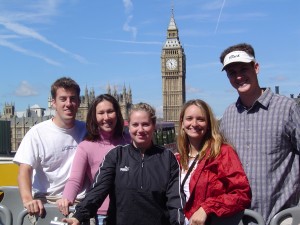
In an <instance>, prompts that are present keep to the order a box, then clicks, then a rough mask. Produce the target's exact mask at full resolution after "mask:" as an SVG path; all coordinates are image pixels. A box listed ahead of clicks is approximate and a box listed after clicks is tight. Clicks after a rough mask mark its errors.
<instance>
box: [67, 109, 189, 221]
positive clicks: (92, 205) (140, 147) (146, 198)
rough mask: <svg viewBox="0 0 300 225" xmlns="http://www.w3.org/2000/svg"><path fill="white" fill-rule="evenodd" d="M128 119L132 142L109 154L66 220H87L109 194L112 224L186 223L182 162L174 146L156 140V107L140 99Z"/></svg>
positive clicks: (109, 216)
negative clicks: (181, 175)
mask: <svg viewBox="0 0 300 225" xmlns="http://www.w3.org/2000/svg"><path fill="white" fill-rule="evenodd" d="M128 122H129V125H128V127H129V133H130V136H131V138H132V143H131V144H129V145H125V146H117V147H116V148H114V149H112V150H111V151H110V152H109V153H108V154H107V155H106V156H105V158H104V160H103V162H102V163H101V165H100V167H99V171H98V173H97V174H96V176H95V179H94V183H93V188H92V189H91V191H90V192H89V193H88V194H87V195H86V197H85V199H84V200H83V201H82V202H81V203H79V204H78V205H77V206H76V210H75V214H74V216H73V218H70V219H63V221H64V222H68V224H72V225H79V224H80V222H84V221H88V220H89V218H90V217H93V216H94V215H95V214H96V212H97V209H98V208H99V206H100V205H101V204H102V202H103V201H104V199H105V197H106V196H107V195H108V194H109V196H110V206H109V209H108V217H107V221H106V224H107V225H112V224H116V225H126V224H128V225H179V224H184V216H183V211H182V208H183V204H184V202H183V201H184V200H183V199H184V198H182V195H181V192H180V181H179V180H180V179H179V176H180V175H179V174H180V172H179V165H178V163H177V161H176V158H175V156H174V155H173V153H172V152H171V151H169V150H166V149H164V148H163V147H160V146H157V145H154V144H153V142H152V137H153V133H154V130H155V124H156V116H155V110H154V109H153V108H152V107H151V106H150V105H148V104H146V103H139V104H136V105H134V106H133V107H132V108H131V111H130V114H129V121H128Z"/></svg>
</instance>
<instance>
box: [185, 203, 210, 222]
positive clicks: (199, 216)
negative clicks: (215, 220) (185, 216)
mask: <svg viewBox="0 0 300 225" xmlns="http://www.w3.org/2000/svg"><path fill="white" fill-rule="evenodd" d="M206 219H207V214H206V212H205V211H204V209H203V208H202V207H200V208H199V209H198V210H197V211H196V212H195V213H194V214H193V215H192V217H191V218H190V221H189V225H204V224H205V221H206Z"/></svg>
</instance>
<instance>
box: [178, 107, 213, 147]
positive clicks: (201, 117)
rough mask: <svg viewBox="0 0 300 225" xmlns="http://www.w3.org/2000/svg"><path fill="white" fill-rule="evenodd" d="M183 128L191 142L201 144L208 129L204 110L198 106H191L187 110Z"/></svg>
mask: <svg viewBox="0 0 300 225" xmlns="http://www.w3.org/2000/svg"><path fill="white" fill-rule="evenodd" d="M182 128H183V130H184V132H185V133H186V135H187V136H188V139H189V140H190V142H194V143H195V142H196V143H201V141H202V140H203V137H204V136H205V134H206V132H207V129H208V121H207V118H206V115H205V113H204V112H203V110H202V109H201V108H200V107H199V106H196V105H190V106H188V107H187V108H186V110H185V112H184V115H183V120H182Z"/></svg>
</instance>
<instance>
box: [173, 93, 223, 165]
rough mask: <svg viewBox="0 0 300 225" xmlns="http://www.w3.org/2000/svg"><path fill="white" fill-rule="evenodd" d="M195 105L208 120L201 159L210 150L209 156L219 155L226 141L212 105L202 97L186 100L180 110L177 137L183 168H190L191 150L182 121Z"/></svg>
mask: <svg viewBox="0 0 300 225" xmlns="http://www.w3.org/2000/svg"><path fill="white" fill-rule="evenodd" d="M191 105H195V106H197V107H199V108H200V109H201V110H202V112H203V113H204V115H205V119H206V121H207V131H206V134H205V136H204V137H203V139H202V149H200V153H199V154H200V155H199V159H202V158H203V157H204V156H205V155H206V153H207V152H208V151H209V155H208V156H207V157H208V158H215V157H217V156H218V155H219V153H220V149H221V145H222V143H223V142H224V138H223V136H222V135H221V133H220V131H219V124H218V121H217V119H216V118H215V116H214V114H213V111H212V109H211V108H210V106H209V105H208V104H207V103H206V102H204V101H203V100H200V99H193V100H190V101H188V102H186V103H185V104H184V105H183V107H182V109H181V112H180V119H179V127H178V130H179V132H178V137H177V145H178V152H179V154H180V164H181V166H182V168H183V169H185V170H187V169H188V162H189V151H190V143H189V139H188V136H187V134H186V133H185V131H184V130H183V127H182V122H183V119H184V114H185V111H186V109H187V108H188V107H189V106H191Z"/></svg>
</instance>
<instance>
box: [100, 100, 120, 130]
mask: <svg viewBox="0 0 300 225" xmlns="http://www.w3.org/2000/svg"><path fill="white" fill-rule="evenodd" d="M96 120H97V123H98V127H99V129H100V132H105V133H109V134H113V133H114V130H115V127H116V124H117V114H116V111H115V109H114V106H113V104H112V103H111V102H109V101H107V100H103V101H102V102H99V103H98V105H97V106H96Z"/></svg>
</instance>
